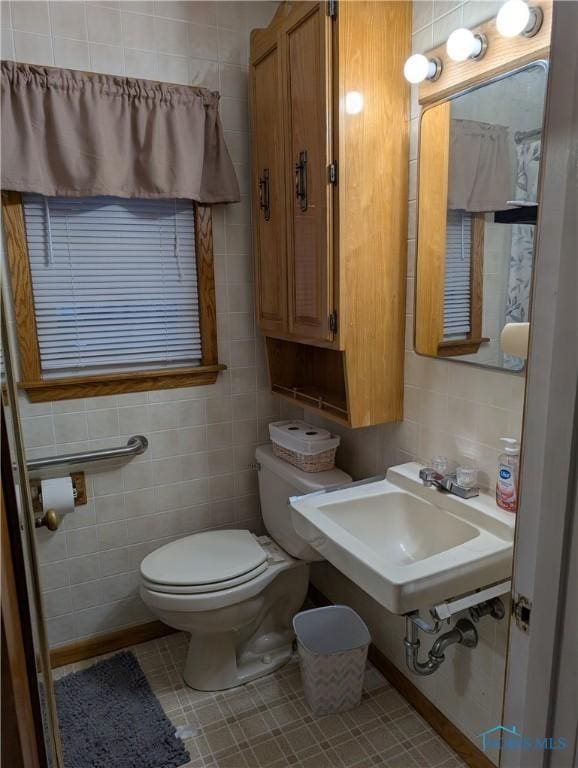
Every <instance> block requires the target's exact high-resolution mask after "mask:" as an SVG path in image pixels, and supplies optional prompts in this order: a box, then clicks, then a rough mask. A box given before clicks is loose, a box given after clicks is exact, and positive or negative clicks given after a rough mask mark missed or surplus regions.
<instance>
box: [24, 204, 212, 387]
mask: <svg viewBox="0 0 578 768" xmlns="http://www.w3.org/2000/svg"><path fill="white" fill-rule="evenodd" d="M23 205H24V217H25V223H26V232H27V239H28V252H29V257H30V266H31V271H32V287H33V292H34V305H35V313H36V325H37V329H38V341H39V345H40V358H41V365H42V369H43V372H45V373H47V374H48V375H50V374H53V375H58V376H65V375H67V374H68V375H79V373H82V372H90V373H97V372H106V371H119V370H128V371H130V370H134V369H135V368H137V369H140V370H146V369H149V368H151V369H152V368H165V367H179V366H190V365H197V364H199V362H200V359H201V336H200V327H199V306H198V291H197V268H196V258H195V227H194V210H193V205H192V203H191V201H187V200H172V199H170V200H140V199H120V198H114V197H91V198H61V197H50V198H45V197H42V196H40V195H28V194H27V195H24V196H23Z"/></svg>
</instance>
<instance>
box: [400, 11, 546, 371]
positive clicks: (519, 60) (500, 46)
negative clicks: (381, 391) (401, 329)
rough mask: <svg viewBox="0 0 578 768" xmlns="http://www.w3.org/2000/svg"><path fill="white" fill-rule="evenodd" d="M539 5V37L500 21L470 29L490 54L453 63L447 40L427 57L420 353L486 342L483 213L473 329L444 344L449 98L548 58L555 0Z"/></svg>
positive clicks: (476, 239) (478, 226)
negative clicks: (501, 26) (435, 76)
mask: <svg viewBox="0 0 578 768" xmlns="http://www.w3.org/2000/svg"><path fill="white" fill-rule="evenodd" d="M531 5H533V6H535V7H539V8H541V10H542V12H543V15H544V18H543V22H542V26H541V27H540V29H539V31H538V32H537V34H536V35H534V36H533V37H530V38H528V37H523V36H519V37H516V38H504V37H501V36H500V35H499V33H498V31H497V29H496V19H495V18H493V19H490V20H489V21H486V22H484V23H483V24H480V25H479V26H477V27H474V28H473V29H472V32H473V33H474V34H483V35H485V36H486V38H487V40H488V49H487V52H486V55H485V56H484V57H483V58H482V59H480V60H478V61H475V60H472V59H468V60H467V61H463V62H455V61H452V60H451V59H449V57H448V56H447V54H446V49H445V43H444V44H443V45H441V46H439V47H438V48H435V49H434V50H432V51H428V52H427V53H426V56H427V57H428V58H429V59H431V58H434V57H435V58H438V59H440V61H441V62H442V73H441V77H440V78H439V80H436V81H435V82H434V81H425V82H423V83H421V84H420V86H419V103H420V105H421V106H422V107H423V106H425V107H427V108H426V109H425V110H424V111H423V113H422V115H421V119H420V133H419V141H418V147H419V149H418V192H417V235H416V237H417V248H416V250H417V262H416V286H415V308H414V311H415V331H414V348H415V351H416V352H417V353H418V354H421V355H428V356H433V357H453V356H457V355H467V354H472V353H475V352H477V350H478V348H479V346H480V344H481V342H482V341H483V340H484V339H483V337H482V327H481V325H482V324H481V318H482V287H483V286H482V281H483V237H484V215H483V214H474V216H473V221H472V250H471V255H472V272H471V318H470V319H471V330H470V333H469V334H468V336H467V337H465V338H464V339H458V340H455V341H449V342H448V341H444V338H443V316H444V281H445V242H446V217H447V195H448V167H449V134H450V101H449V99H450V98H451V97H453V96H455V95H457V94H458V93H460V92H462V91H465V90H468V89H469V88H472V87H473V86H476V85H480V84H482V83H483V82H485V81H486V80H487V81H489V80H492V79H493V78H495V77H496V76H498V75H501V74H504V73H505V72H508V71H510V70H514V69H516V68H518V67H521V66H523V65H525V64H529V63H531V62H532V61H537V60H539V59H544V58H548V54H549V47H550V32H551V26H552V0H545V1H544V2H540V3H531Z"/></svg>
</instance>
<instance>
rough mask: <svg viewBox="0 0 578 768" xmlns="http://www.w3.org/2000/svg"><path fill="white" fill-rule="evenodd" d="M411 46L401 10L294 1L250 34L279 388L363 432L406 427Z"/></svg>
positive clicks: (256, 197) (271, 352)
mask: <svg viewBox="0 0 578 768" xmlns="http://www.w3.org/2000/svg"><path fill="white" fill-rule="evenodd" d="M410 35H411V4H410V3H409V2H403V1H402V2H397V1H396V0H392V2H379V3H376V2H363V1H361V0H360V1H359V2H340V3H337V2H331V3H325V2H322V3H315V2H285V3H281V4H280V6H279V9H278V11H277V13H276V14H275V17H274V18H273V20H272V22H271V24H270V25H269V27H267V28H266V29H258V30H254V31H253V33H252V35H251V65H250V103H251V137H252V190H251V191H252V204H253V229H254V234H253V248H254V256H255V270H256V311H257V322H258V325H259V328H260V330H261V332H262V333H263V334H264V335H265V337H266V342H267V354H268V364H269V373H270V377H271V387H272V390H273V391H274V392H277V393H279V394H281V395H282V396H284V397H288V398H291V399H293V400H296V401H297V402H298V403H299V404H301V405H304V406H306V407H311V408H316V409H319V410H321V411H322V412H323V413H324V414H325V415H326V416H328V417H329V418H332V419H334V420H336V421H339V422H340V423H343V424H346V425H348V426H351V427H361V426H370V425H372V424H379V423H382V422H386V421H396V420H399V419H401V418H402V407H403V356H404V330H405V272H406V240H407V199H408V114H407V112H408V101H409V87H408V85H407V83H406V81H405V80H404V77H403V64H404V61H405V59H406V58H407V56H408V55H409V53H410ZM352 93H354V94H355V95H354V96H353V97H352V96H351V94H352ZM352 102H354V104H353V106H354V107H356V109H352Z"/></svg>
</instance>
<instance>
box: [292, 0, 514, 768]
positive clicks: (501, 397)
mask: <svg viewBox="0 0 578 768" xmlns="http://www.w3.org/2000/svg"><path fill="white" fill-rule="evenodd" d="M498 7H499V4H498V3H497V2H494V1H493V0H489V1H488V2H485V1H480V2H478V1H477V0H475V1H472V2H463V3H462V2H438V1H437V0H434V1H433V2H430V0H414V3H413V37H412V48H413V52H414V53H422V52H425V51H427V50H429V49H431V48H433V47H435V46H436V45H439V44H440V43H442V42H444V41H445V40H446V39H447V37H448V35H449V34H450V33H451V32H452V31H453V30H454V29H456V28H458V27H460V26H463V25H465V26H475V25H476V24H479V23H480V22H481V21H484V20H485V19H488V18H490V17H492V16H493V15H495V13H496V12H497V10H498ZM411 101H412V111H411V123H410V166H409V167H410V198H409V215H410V221H409V228H408V283H407V288H408V295H407V311H408V315H407V323H406V362H405V405H404V413H405V419H404V421H403V422H401V423H400V424H391V425H384V426H379V427H372V428H369V429H361V430H355V431H352V430H347V429H335V425H331V424H330V423H329V422H323V423H324V426H327V427H328V428H330V429H332V430H333V431H335V432H339V434H340V435H341V438H342V443H341V447H340V449H339V453H338V456H337V458H338V462H339V464H340V466H341V467H343V468H344V469H345V470H347V471H348V472H350V473H351V474H352V475H353V476H354V477H356V478H359V477H368V476H370V475H374V474H377V473H380V472H383V471H384V469H385V468H386V467H388V466H391V465H392V464H397V463H401V462H404V461H411V460H418V461H423V462H428V461H429V460H430V459H431V457H432V456H434V455H436V454H445V455H446V456H448V458H449V459H450V460H451V461H453V462H459V461H461V460H465V459H467V460H471V461H474V462H476V463H477V465H478V466H479V467H480V470H481V472H480V480H481V483H482V485H483V486H485V487H486V488H491V487H492V486H493V484H494V483H495V473H496V465H497V457H498V453H499V449H498V439H499V438H500V437H502V436H513V437H519V436H520V432H521V425H522V407H523V399H524V384H525V381H524V377H523V376H521V375H514V374H509V373H502V372H501V371H494V370H484V369H483V368H478V367H474V366H472V365H465V364H463V363H456V362H450V361H442V360H435V359H430V358H426V357H421V356H419V355H416V354H415V352H413V320H414V318H413V315H412V313H413V294H414V281H415V198H416V175H417V137H418V117H419V108H418V105H417V89H415V88H413V93H412V100H411ZM305 417H306V418H307V419H308V420H310V421H311V420H314V421H316V422H321V420H319V419H316V418H314V417H311V415H310V414H309V413H307V412H306V413H305ZM312 578H313V581H314V583H315V584H316V585H317V586H318V587H319V589H321V590H322V591H323V592H325V594H327V596H328V597H330V598H331V599H333V600H334V601H336V602H345V603H347V604H349V605H351V606H353V607H354V608H355V609H356V610H358V611H359V612H360V613H361V615H362V616H363V617H364V619H365V620H366V621H367V623H368V624H369V626H370V629H371V633H372V637H373V639H374V641H375V642H376V643H377V645H378V646H379V647H380V648H381V650H382V651H383V652H384V653H385V654H386V655H387V656H388V658H390V659H391V660H392V661H393V662H394V663H395V664H396V665H397V666H398V667H399V668H400V669H401V670H402V671H403V672H405V673H406V674H408V675H409V676H410V677H411V680H412V682H413V683H414V684H415V685H417V686H418V687H419V688H420V690H422V691H423V692H424V693H425V694H426V696H428V698H429V699H431V701H433V702H434V704H435V705H436V706H437V707H439V709H441V710H442V712H444V714H446V715H447V716H448V717H449V718H450V720H452V721H453V722H454V723H456V724H457V726H458V727H459V728H461V729H462V730H463V732H464V733H465V734H466V735H467V736H469V738H470V739H471V740H472V741H473V742H474V743H476V744H479V740H478V739H477V736H478V734H479V733H481V732H482V731H483V730H485V729H486V728H490V727H492V726H494V725H495V724H496V723H499V722H501V706H502V693H503V685H504V666H505V652H506V630H507V626H506V624H507V622H505V621H503V622H500V623H494V622H493V621H492V620H484V621H483V622H482V623H480V624H479V625H478V628H479V630H480V636H481V637H480V645H479V647H478V648H477V649H476V650H474V651H467V650H466V649H463V648H458V649H452V650H451V651H449V652H448V654H447V657H448V660H447V661H446V663H445V665H444V666H443V667H442V668H441V669H440V670H439V671H438V672H437V673H436V674H434V675H433V676H432V677H430V678H417V677H415V676H413V675H411V673H409V671H408V670H407V669H406V668H405V663H404V659H403V653H402V651H403V646H402V638H403V632H404V627H403V621H402V620H401V619H400V618H399V617H396V616H393V615H392V614H389V613H388V612H387V611H386V610H384V609H383V608H380V606H379V605H377V603H375V602H374V601H373V600H371V598H369V597H368V596H367V595H365V594H364V593H363V592H362V591H361V590H359V589H358V588H357V587H355V586H354V585H353V584H352V583H351V582H349V581H348V580H347V579H346V578H345V577H343V576H342V575H341V574H340V573H338V572H337V571H336V570H335V569H333V568H332V567H331V566H329V565H326V564H324V565H322V566H320V567H317V566H316V567H315V568H314V571H313V577H312ZM424 645H427V641H425V642H424ZM490 757H491V758H492V759H493V760H494V761H496V762H497V756H496V755H490Z"/></svg>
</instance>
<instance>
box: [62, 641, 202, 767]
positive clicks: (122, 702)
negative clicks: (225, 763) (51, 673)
mask: <svg viewBox="0 0 578 768" xmlns="http://www.w3.org/2000/svg"><path fill="white" fill-rule="evenodd" d="M54 688H55V694H56V705H57V708H58V719H59V722H60V735H61V739H62V749H63V752H64V764H65V768H177V766H179V765H184V764H185V763H187V762H188V761H189V759H190V758H189V755H188V753H187V751H186V749H185V747H184V744H183V742H182V741H181V740H180V739H179V738H177V737H176V735H175V727H174V725H173V724H172V723H171V722H170V720H169V719H168V718H167V717H166V715H165V713H164V712H163V710H162V707H161V705H160V703H159V701H158V699H157V698H156V697H155V695H154V694H153V692H152V691H151V689H150V687H149V684H148V682H147V680H146V678H145V676H144V673H143V671H142V669H141V668H140V666H139V664H138V661H137V660H136V658H135V657H134V656H133V654H132V653H130V652H128V651H123V652H122V653H119V654H117V655H116V656H113V657H112V658H110V659H105V660H104V661H99V662H98V663H96V664H95V665H94V666H92V667H89V668H88V669H84V670H82V671H81V672H74V673H72V674H70V675H67V676H66V677H63V678H62V679H61V680H58V681H57V682H56V683H55V684H54Z"/></svg>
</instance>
